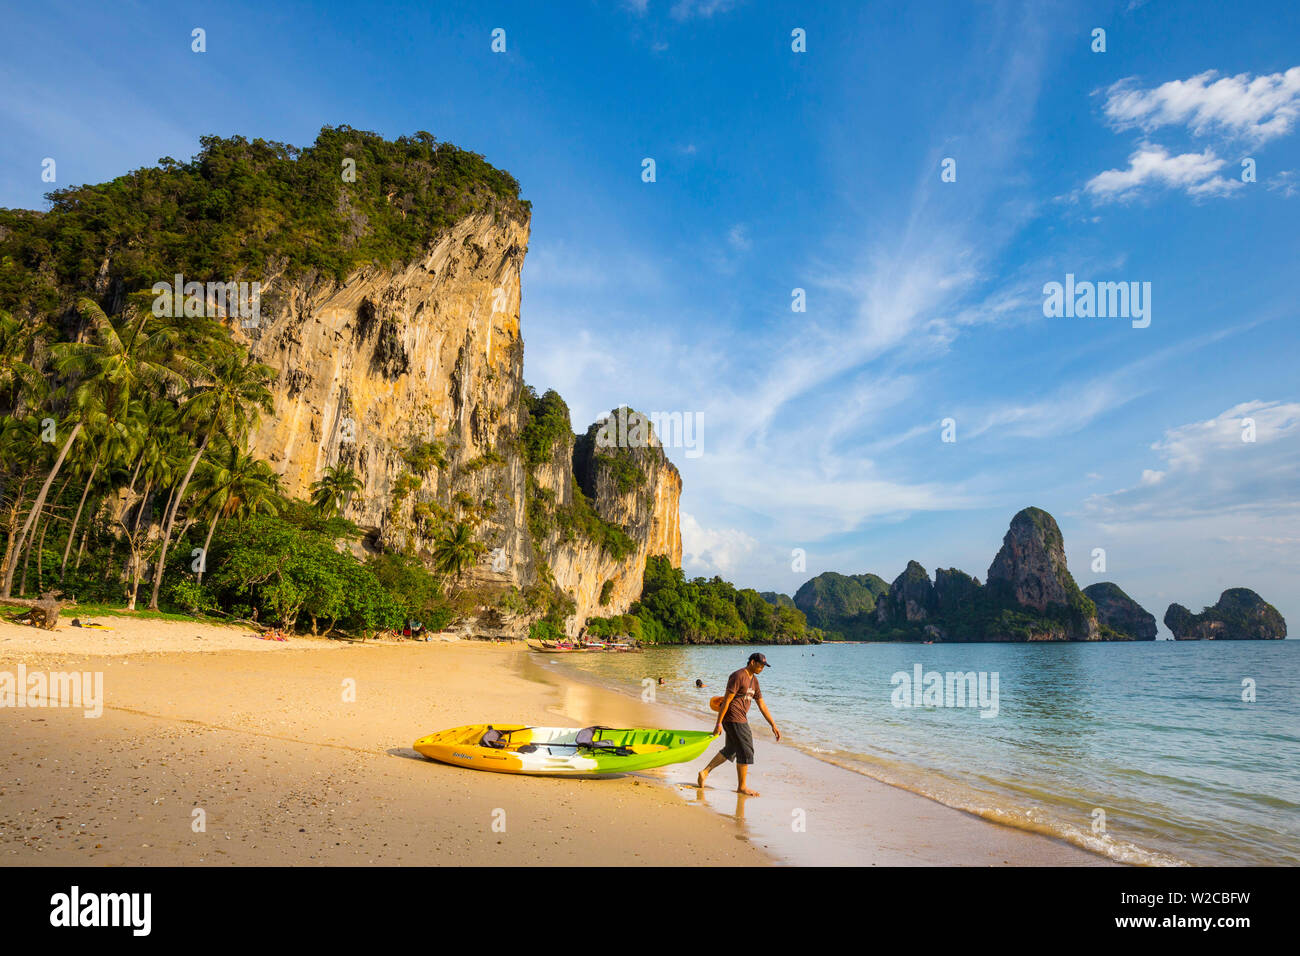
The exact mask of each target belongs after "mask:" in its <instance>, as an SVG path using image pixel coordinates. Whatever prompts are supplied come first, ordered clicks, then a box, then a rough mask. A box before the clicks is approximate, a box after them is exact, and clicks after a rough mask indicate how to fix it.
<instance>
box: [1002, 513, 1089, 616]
mask: <svg viewBox="0 0 1300 956" xmlns="http://www.w3.org/2000/svg"><path fill="white" fill-rule="evenodd" d="M987 587H988V589H989V592H990V597H991V598H992V599H993V600H995V601H998V602H1000V603H1003V604H1008V605H1010V606H1011V607H1014V608H1019V609H1032V610H1034V611H1037V612H1039V613H1040V614H1048V613H1049V612H1051V613H1050V615H1049V616H1050V617H1052V618H1053V619H1054V620H1055V622H1056V624H1058V625H1060V626H1059V627H1057V626H1049V627H1047V628H1045V629H1044V631H1043V632H1042V633H1036V634H1034V635H1032V636H1031V637H1030V638H1029V639H1030V640H1058V641H1059V640H1067V641H1096V640H1100V639H1102V634H1101V628H1100V624H1099V623H1098V621H1097V608H1096V605H1094V604H1093V603H1092V601H1091V600H1089V599H1088V598H1087V597H1085V596H1084V594H1083V592H1082V591H1080V590H1079V586H1078V585H1077V584H1075V583H1074V576H1073V575H1072V574H1070V569H1069V568H1068V567H1066V563H1065V539H1064V537H1062V535H1061V529H1060V527H1059V526H1058V525H1057V523H1056V519H1055V518H1053V517H1052V516H1051V515H1049V514H1048V513H1047V512H1046V511H1044V510H1043V509H1042V508H1025V509H1024V510H1023V511H1020V512H1018V513H1017V514H1016V516H1015V517H1014V518H1012V519H1011V527H1010V528H1009V529H1008V530H1007V533H1006V536H1005V537H1004V538H1003V539H1002V548H1001V550H999V551H998V553H997V556H996V557H995V558H994V559H993V563H992V564H990V565H989V573H988V585H987ZM1061 611H1065V613H1064V614H1062V613H1061ZM1010 639H1013V640H1014V638H1010Z"/></svg>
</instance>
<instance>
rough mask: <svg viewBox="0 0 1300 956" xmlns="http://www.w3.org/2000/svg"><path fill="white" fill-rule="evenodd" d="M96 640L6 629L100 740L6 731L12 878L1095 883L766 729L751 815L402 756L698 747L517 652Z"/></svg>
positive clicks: (299, 641)
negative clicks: (665, 741) (647, 736)
mask: <svg viewBox="0 0 1300 956" xmlns="http://www.w3.org/2000/svg"><path fill="white" fill-rule="evenodd" d="M102 621H103V623H105V624H107V625H109V626H110V627H112V628H113V630H111V631H90V630H84V629H78V628H73V627H71V625H70V623H68V622H61V623H60V625H59V628H58V629H57V630H56V631H54V632H52V633H51V632H46V631H38V630H36V629H32V628H27V627H21V626H18V625H13V624H10V623H7V622H4V623H0V672H9V673H15V672H16V669H17V668H18V667H19V665H22V666H23V667H25V668H26V670H27V672H28V673H32V672H41V671H45V672H68V671H77V672H92V673H99V674H102V675H103V676H102V680H103V704H102V715H101V716H99V717H95V718H87V717H86V716H84V715H83V712H82V711H81V710H78V709H72V708H64V707H39V708H32V707H22V708H18V707H4V708H0V753H2V754H3V755H4V759H5V766H6V773H5V776H4V780H3V781H2V782H0V862H3V863H4V864H6V865H11V866H24V865H55V864H60V865H69V864H71V865H77V864H81V865H96V866H109V865H118V866H121V865H151V864H152V865H177V864H182V865H196V864H214V865H223V864H239V865H259V864H276V865H283V864H292V865H312V864H326V865H368V864H378V865H383V864H407V865H440V864H441V865H445V864H454V865H504V864H508V865H535V864H550V865H638V864H651V865H655V864H658V865H674V866H680V865H764V864H769V863H773V862H776V863H781V862H785V863H794V864H816V863H821V864H834V865H841V864H850V865H852V864H856V865H976V866H982V865H1006V864H1011V865H1104V864H1105V863H1106V862H1107V861H1105V860H1103V859H1101V858H1100V857H1097V856H1094V855H1093V854H1090V853H1088V852H1086V851H1083V850H1080V849H1078V848H1076V847H1073V846H1070V845H1068V844H1065V843H1063V842H1061V841H1058V840H1053V839H1049V838H1046V837H1043V836H1040V835H1037V834H1033V833H1028V832H1025V831H1021V830H1016V829H1012V828H1009V827H1002V826H998V825H996V824H993V823H990V822H988V821H985V820H982V819H979V818H977V817H974V816H972V815H969V814H966V813H962V812H960V811H956V810H952V809H950V808H948V807H945V806H942V805H940V804H937V803H935V802H933V801H930V800H927V799H926V798H924V797H921V796H918V795H916V794H913V793H909V792H907V791H903V790H899V789H896V788H893V787H890V786H887V785H885V784H881V783H878V782H876V781H873V780H870V779H869V778H864V777H862V776H861V775H859V774H854V773H851V772H850V771H847V770H843V769H842V768H839V767H835V766H832V765H830V764H826V763H824V762H822V761H818V760H815V759H813V758H811V757H809V756H807V755H805V754H801V753H799V752H798V751H797V750H795V749H794V748H792V747H787V746H784V745H778V744H776V743H775V742H774V741H772V740H771V737H770V735H767V734H766V728H765V727H764V728H762V730H763V733H759V734H758V737H759V755H758V760H759V764H758V765H757V766H756V768H755V771H754V776H753V777H752V778H751V779H752V780H753V781H754V783H755V785H756V786H758V787H759V789H760V790H762V792H763V796H762V797H759V798H752V799H748V800H746V799H743V798H740V797H738V796H737V795H736V794H735V793H734V792H731V790H730V788H731V787H733V786H734V780H735V777H734V772H733V771H732V768H731V767H730V766H725V767H722V768H719V770H718V771H717V772H716V773H715V774H714V776H713V778H711V780H710V783H711V785H712V786H711V787H710V788H709V789H706V790H704V791H699V790H696V789H695V788H694V787H693V786H690V785H689V783H690V782H691V781H693V780H694V778H695V774H696V773H697V772H698V770H699V768H700V767H701V766H703V763H704V762H705V760H706V759H707V757H705V758H701V759H700V760H698V761H695V762H693V763H691V764H688V765H680V766H673V767H667V768H663V769H661V770H657V771H650V772H647V773H644V774H631V775H625V776H619V777H614V778H608V779H595V780H573V779H563V778H535V777H518V776H511V775H504V774H490V773H480V772H475V771H471V770H462V769H459V768H454V767H448V766H443V765H440V764H436V763H432V762H430V761H427V760H425V759H423V758H421V757H419V755H417V754H416V753H415V752H414V751H413V750H412V749H411V742H412V741H413V740H414V739H415V738H416V737H417V736H419V735H421V734H424V733H427V732H429V731H432V730H435V729H440V728H444V727H449V726H455V725H459V724H468V723H478V722H486V721H493V720H495V721H502V722H506V721H524V722H527V723H532V724H550V725H556V724H559V725H572V726H578V725H585V724H596V723H600V724H605V725H613V726H618V725H659V726H674V727H684V728H704V729H707V728H708V726H709V725H710V717H709V716H706V715H703V714H701V715H694V716H693V715H690V714H687V713H683V712H680V711H672V710H669V709H667V708H664V707H662V706H660V705H651V704H646V703H643V702H642V701H640V700H638V699H636V698H635V697H632V696H629V695H624V694H620V693H615V692H613V691H610V690H608V689H605V688H602V687H597V686H594V685H592V684H589V683H585V682H583V681H579V680H574V679H570V678H567V677H562V676H560V675H558V674H556V673H554V672H553V669H552V667H550V666H548V663H547V662H546V661H545V660H539V659H538V658H541V655H535V654H533V653H532V652H529V651H528V650H526V649H525V648H523V647H522V646H520V645H517V644H516V645H506V644H502V645H494V644H491V643H482V642H441V641H437V640H435V641H433V642H430V643H410V642H406V643H382V642H381V643H367V644H347V643H341V642H335V641H328V640H321V639H308V638H295V639H291V640H290V641H288V642H284V643H280V642H273V641H264V640H259V639H257V638H256V637H255V636H254V635H253V634H252V633H251V632H249V631H247V630H244V629H241V628H232V627H223V626H219V625H212V624H202V623H194V622H185V621H161V620H142V619H133V618H126V617H114V618H103V619H102ZM350 697H351V698H354V699H348V698H350ZM756 730H758V728H756ZM714 749H716V748H710V751H709V754H710V755H711V754H712V752H713V751H714ZM196 811H202V812H201V813H196ZM800 818H802V819H801V820H800ZM793 820H800V823H801V826H796V825H794V824H793V823H792V821H793ZM200 823H202V829H200V828H199V824H200Z"/></svg>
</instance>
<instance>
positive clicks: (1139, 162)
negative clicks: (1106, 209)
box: [1085, 145, 1243, 202]
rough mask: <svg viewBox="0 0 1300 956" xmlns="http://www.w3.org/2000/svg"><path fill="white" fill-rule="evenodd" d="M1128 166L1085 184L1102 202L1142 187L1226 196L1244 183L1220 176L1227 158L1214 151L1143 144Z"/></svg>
mask: <svg viewBox="0 0 1300 956" xmlns="http://www.w3.org/2000/svg"><path fill="white" fill-rule="evenodd" d="M1128 163H1129V164H1128V169H1108V170H1106V171H1105V172H1104V173H1098V174H1097V175H1096V176H1094V177H1093V178H1092V179H1090V180H1088V184H1087V186H1086V187H1085V188H1086V189H1087V191H1088V192H1089V193H1091V194H1092V196H1093V197H1094V198H1095V199H1098V200H1100V201H1102V202H1107V201H1114V200H1122V199H1127V198H1130V197H1132V196H1133V195H1134V193H1135V192H1136V191H1137V190H1139V189H1141V188H1142V187H1144V186H1163V187H1166V188H1170V189H1182V190H1184V191H1185V192H1186V193H1187V194H1188V195H1189V196H1193V197H1196V198H1204V197H1206V196H1226V195H1228V194H1230V193H1232V192H1233V191H1234V190H1236V189H1239V188H1240V187H1241V186H1242V185H1243V184H1242V183H1241V181H1240V180H1236V179H1227V178H1225V177H1223V176H1220V175H1219V170H1220V169H1222V168H1223V167H1224V165H1225V164H1226V163H1227V160H1223V159H1220V158H1219V157H1218V156H1216V155H1215V154H1214V151H1213V150H1210V149H1206V150H1205V152H1203V153H1183V154H1182V155H1180V156H1171V155H1169V153H1168V152H1167V151H1166V150H1165V148H1164V147H1163V146H1156V145H1143V146H1141V147H1139V148H1138V150H1137V152H1135V153H1133V155H1131V156H1130V157H1129V160H1128Z"/></svg>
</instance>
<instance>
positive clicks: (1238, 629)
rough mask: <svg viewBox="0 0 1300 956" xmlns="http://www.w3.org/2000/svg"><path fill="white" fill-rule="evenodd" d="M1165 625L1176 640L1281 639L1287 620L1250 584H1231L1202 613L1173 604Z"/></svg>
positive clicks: (1167, 614) (1167, 612)
mask: <svg viewBox="0 0 1300 956" xmlns="http://www.w3.org/2000/svg"><path fill="white" fill-rule="evenodd" d="M1165 627H1167V628H1169V630H1171V631H1172V632H1173V634H1174V640H1176V641H1279V640H1282V639H1283V638H1284V637H1286V621H1285V620H1284V619H1283V617H1282V615H1281V613H1280V612H1279V611H1278V609H1277V608H1275V607H1273V605H1271V604H1269V603H1268V602H1267V601H1265V600H1264V599H1263V598H1262V597H1260V596H1259V595H1258V594H1256V593H1255V592H1254V591H1252V590H1251V589H1250V588H1229V589H1228V590H1226V591H1224V592H1223V594H1221V595H1219V600H1218V603H1216V604H1215V605H1214V606H1212V607H1207V608H1206V609H1205V610H1204V611H1202V612H1201V613H1200V614H1193V613H1192V612H1191V611H1189V610H1187V608H1185V607H1183V606H1182V605H1181V604H1171V605H1169V610H1167V611H1165Z"/></svg>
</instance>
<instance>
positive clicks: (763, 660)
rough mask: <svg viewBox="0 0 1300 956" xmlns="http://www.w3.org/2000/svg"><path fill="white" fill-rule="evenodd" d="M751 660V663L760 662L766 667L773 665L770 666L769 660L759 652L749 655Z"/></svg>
mask: <svg viewBox="0 0 1300 956" xmlns="http://www.w3.org/2000/svg"><path fill="white" fill-rule="evenodd" d="M749 659H750V660H751V661H758V662H759V663H760V664H762V665H763V666H764V667H771V666H772V665H771V664H769V663H768V662H767V658H766V657H764V656H763V655H762V654H759V653H758V652H757V651H755V652H754V653H753V654H750V655H749Z"/></svg>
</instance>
